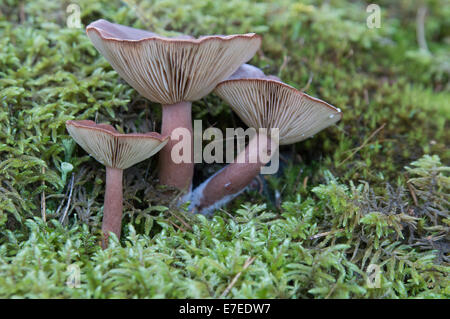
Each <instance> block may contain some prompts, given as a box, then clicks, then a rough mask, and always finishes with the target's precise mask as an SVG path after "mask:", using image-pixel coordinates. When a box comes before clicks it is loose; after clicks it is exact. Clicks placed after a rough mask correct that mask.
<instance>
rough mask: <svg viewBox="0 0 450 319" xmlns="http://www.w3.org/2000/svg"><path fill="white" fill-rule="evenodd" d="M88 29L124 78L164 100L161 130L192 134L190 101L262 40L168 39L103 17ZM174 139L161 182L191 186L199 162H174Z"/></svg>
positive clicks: (239, 37) (242, 36) (153, 97)
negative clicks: (172, 153)
mask: <svg viewBox="0 0 450 319" xmlns="http://www.w3.org/2000/svg"><path fill="white" fill-rule="evenodd" d="M86 32H87V34H88V36H89V38H90V39H91V41H92V43H93V44H94V46H95V47H96V48H97V50H99V51H100V53H102V54H103V56H104V57H105V58H106V59H107V60H108V61H109V63H111V65H112V67H113V68H114V69H115V70H116V71H117V73H119V75H120V76H121V77H122V78H123V79H125V81H127V82H128V83H129V84H130V85H131V86H132V87H133V88H134V89H136V90H137V91H138V92H139V93H140V94H141V95H142V96H144V97H146V98H147V99H149V100H150V101H153V102H157V103H160V104H162V105H164V106H163V109H162V112H163V116H162V117H163V119H162V122H163V123H162V134H168V135H169V136H170V135H171V133H172V132H173V130H174V129H176V128H184V129H187V130H188V131H190V132H191V133H192V122H191V108H190V102H192V101H197V100H199V99H201V98H203V97H204V96H206V95H208V94H209V93H210V92H211V91H212V90H213V89H214V88H215V87H216V85H217V83H219V82H220V81H223V80H225V79H227V78H228V77H229V76H230V75H231V74H232V73H233V72H234V71H236V70H237V69H238V67H239V66H240V65H241V64H242V63H244V62H247V61H248V60H250V59H251V58H252V57H253V55H254V54H255V53H256V51H257V50H258V49H259V47H260V45H261V37H260V36H259V35H257V34H254V33H248V34H237V35H228V36H220V35H212V36H204V37H200V38H198V39H196V38H193V37H189V36H182V37H175V38H167V37H163V36H160V35H157V34H155V33H152V32H148V31H144V30H139V29H134V28H130V27H126V26H123V25H120V24H115V23H110V22H108V21H106V20H103V19H101V20H98V21H95V22H93V23H91V24H90V25H89V26H88V27H87V28H86ZM186 142H187V141H186ZM175 144H176V143H175V142H174V141H170V142H169V144H168V145H167V146H166V147H165V149H164V151H163V152H162V154H161V160H160V163H161V172H160V178H161V182H162V183H163V184H165V185H169V186H172V187H175V188H178V189H180V190H186V189H190V185H191V181H192V177H193V174H194V164H193V161H192V160H191V163H182V164H177V163H175V162H174V161H173V159H172V158H171V157H170V156H169V155H170V154H171V152H172V148H173V147H174V145H175ZM190 152H191V153H192V152H193V145H192V143H191V145H190Z"/></svg>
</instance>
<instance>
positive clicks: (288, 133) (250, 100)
mask: <svg viewBox="0 0 450 319" xmlns="http://www.w3.org/2000/svg"><path fill="white" fill-rule="evenodd" d="M214 92H215V93H216V94H217V95H219V96H220V97H221V98H222V99H224V100H225V101H226V102H227V103H228V104H230V105H231V107H232V109H233V110H234V111H235V112H236V113H237V114H238V116H239V117H240V118H241V119H242V121H244V123H245V124H247V125H248V126H249V127H253V128H255V129H259V128H267V129H271V128H278V129H279V143H280V144H292V143H296V142H299V141H302V140H304V139H307V138H308V137H311V136H313V135H314V134H316V133H318V132H319V131H321V130H323V129H324V128H326V127H328V126H330V125H332V124H334V123H336V122H337V121H339V120H340V119H341V118H342V112H341V110H340V109H338V108H336V107H334V106H332V105H330V104H328V103H326V102H324V101H322V100H319V99H316V98H313V97H311V96H309V95H307V94H305V93H303V92H301V91H299V90H297V89H295V88H294V87H292V86H289V85H287V84H285V83H283V82H281V81H278V80H274V79H272V78H269V77H266V78H254V79H249V78H241V79H232V80H226V81H223V82H221V83H219V85H218V86H217V87H216V89H215V91H214Z"/></svg>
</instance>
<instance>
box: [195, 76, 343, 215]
mask: <svg viewBox="0 0 450 319" xmlns="http://www.w3.org/2000/svg"><path fill="white" fill-rule="evenodd" d="M246 68H247V67H246ZM247 71H249V72H246V70H245V69H241V70H238V72H241V73H240V74H238V75H237V76H235V75H233V76H232V77H231V79H228V80H226V81H223V82H221V83H219V84H218V86H217V87H216V89H215V90H214V92H215V93H216V94H217V95H218V96H220V97H221V98H222V99H224V100H225V101H226V102H227V103H228V104H230V105H231V107H232V109H233V110H234V111H235V112H236V113H237V114H238V116H239V117H240V118H241V119H242V120H243V122H244V123H245V124H247V125H248V126H249V127H251V128H255V129H256V130H257V131H258V130H259V132H258V133H257V134H256V135H255V136H254V137H253V138H252V139H251V140H250V142H249V144H248V146H247V147H246V149H245V151H243V152H241V153H239V154H238V156H237V157H236V158H235V160H234V162H232V163H230V164H228V165H227V166H226V167H225V168H223V169H222V170H220V171H219V172H217V173H216V174H214V175H213V176H211V177H210V178H209V179H208V180H206V181H205V182H204V183H202V184H201V185H200V186H198V187H197V188H196V189H195V190H194V191H193V194H192V201H191V205H190V208H191V209H192V210H194V211H196V212H198V213H202V214H210V213H212V212H213V211H214V210H215V209H217V208H219V207H221V206H222V205H224V204H225V203H227V202H228V201H230V200H231V199H233V198H234V197H236V196H237V195H238V194H239V193H240V192H242V191H243V190H244V189H245V188H246V186H247V185H248V184H249V183H250V182H251V181H252V180H253V179H254V178H255V177H256V176H257V175H258V174H259V173H260V170H261V168H262V167H263V166H264V165H266V164H267V163H268V162H269V161H270V159H271V157H272V156H273V155H274V154H276V153H277V150H278V146H279V145H286V144H292V143H296V142H300V141H302V140H304V139H306V138H308V137H312V136H313V135H314V134H316V133H317V132H319V131H321V130H323V129H324V128H326V127H328V126H330V125H332V124H334V123H336V122H337V121H339V120H340V119H341V117H342V112H341V111H340V109H338V108H336V107H334V106H332V105H330V104H328V103H326V102H324V101H321V100H319V99H316V98H313V97H311V96H309V95H307V94H305V93H303V92H301V91H299V90H297V89H295V88H294V87H292V86H290V85H287V84H285V83H283V82H281V81H280V80H279V79H278V78H277V77H274V76H267V77H266V76H263V75H261V73H258V72H256V70H254V69H250V68H247ZM238 72H237V73H238ZM248 76H253V77H254V76H257V77H254V78H250V77H248ZM260 129H266V130H265V131H264V130H260ZM271 129H278V134H277V136H273V135H271V134H269V133H270V131H271ZM262 154H266V156H261V155H262Z"/></svg>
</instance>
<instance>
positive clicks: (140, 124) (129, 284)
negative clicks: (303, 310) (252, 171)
mask: <svg viewBox="0 0 450 319" xmlns="http://www.w3.org/2000/svg"><path fill="white" fill-rule="evenodd" d="M444 2H445V1H443V0H429V1H423V3H424V4H425V5H426V6H427V8H428V15H427V20H426V24H425V27H426V29H425V31H426V39H427V44H428V47H429V49H430V53H424V52H423V51H420V50H419V49H418V46H417V43H416V30H415V28H416V12H417V8H418V7H417V6H418V4H417V5H416V4H411V3H410V1H396V2H392V1H387V0H386V1H384V0H383V1H378V2H377V3H378V4H379V5H380V6H381V8H382V19H381V28H380V29H368V28H367V27H366V18H367V15H368V13H367V12H366V10H365V8H366V4H364V3H357V2H347V1H343V0H338V1H332V2H331V3H328V2H326V1H324V2H323V3H322V1H309V0H305V1H302V2H301V3H299V2H298V1H291V0H283V1H265V2H252V1H238V0H231V1H226V2H219V1H210V0H200V1H195V2H192V1H175V0H164V1H126V2H123V1H118V0H113V1H111V0H108V1H104V0H102V1H96V2H92V1H87V0H79V1H76V3H77V4H79V6H80V8H81V19H82V23H83V24H84V26H86V25H87V24H88V23H90V22H91V21H93V20H95V19H98V18H105V19H108V20H111V21H115V22H117V23H122V24H126V25H130V26H135V27H140V28H148V29H152V30H154V31H156V32H160V33H163V34H175V33H187V34H192V35H195V36H199V35H203V34H231V33H243V32H257V33H260V34H261V35H262V36H263V45H262V50H261V51H260V52H258V54H257V55H256V56H255V57H254V58H253V59H252V61H251V63H252V64H255V65H258V66H259V67H261V68H263V69H264V71H265V72H266V73H271V74H276V75H278V76H280V77H282V79H283V80H284V81H285V82H287V83H289V84H291V85H293V86H295V87H297V88H299V89H302V88H303V89H304V90H305V92H307V93H308V94H311V95H313V96H316V97H319V98H321V99H324V100H326V101H327V102H330V103H331V104H333V105H336V106H338V107H340V108H341V109H342V110H343V112H344V118H343V120H342V121H341V122H339V123H338V124H337V125H336V126H334V127H331V128H328V129H327V130H325V131H323V132H321V133H320V134H318V135H317V136H315V137H314V138H313V139H309V140H307V141H305V142H302V143H299V144H297V145H295V146H288V147H283V148H282V149H281V154H282V157H283V158H282V161H281V164H282V169H281V171H280V172H279V173H278V174H277V175H276V176H270V177H265V178H264V179H263V180H262V185H263V187H262V189H260V190H259V191H256V190H253V191H250V192H247V193H246V194H243V195H241V196H239V197H238V198H237V199H236V200H234V201H233V203H231V204H230V205H228V206H227V207H226V208H225V210H224V211H221V212H218V213H217V216H216V217H214V218H212V219H210V220H208V219H205V218H203V217H198V216H190V215H189V214H186V213H185V212H183V211H180V210H177V209H175V208H173V205H172V204H171V198H167V196H166V195H165V194H164V192H163V191H161V189H160V188H159V187H158V185H157V183H156V182H155V181H153V177H154V176H155V168H156V165H155V161H154V160H153V161H152V160H149V161H146V162H144V163H141V164H139V165H136V166H135V167H133V168H131V169H129V170H127V171H126V172H125V183H126V187H125V194H124V198H125V219H124V238H123V240H122V241H121V242H120V243H118V242H115V243H112V244H111V247H110V248H109V249H108V250H106V251H102V250H101V249H100V248H99V246H98V244H97V241H98V230H99V225H100V220H101V215H102V209H103V208H102V205H103V190H104V179H105V172H104V169H103V168H102V167H101V165H100V164H98V163H97V162H95V161H93V160H92V159H91V158H89V157H88V156H87V155H86V153H85V152H83V151H82V150H81V149H80V148H79V147H76V146H75V144H73V143H72V142H71V141H72V140H71V138H70V137H69V136H68V134H67V132H66V130H65V126H64V123H65V121H66V120H69V119H75V118H76V119H97V120H98V121H100V122H108V123H111V124H113V125H115V126H116V127H117V128H118V129H119V130H121V131H124V132H131V131H133V130H138V131H148V130H159V119H160V107H159V106H158V105H156V104H153V103H150V102H148V101H146V100H145V99H144V98H142V97H140V96H139V95H138V94H137V93H136V92H135V91H134V90H133V89H132V88H131V87H130V86H129V85H128V84H127V83H125V82H124V81H123V80H121V79H120V78H119V77H118V75H117V73H116V72H115V71H114V70H112V68H111V66H110V65H109V64H108V63H107V61H106V60H105V59H104V58H103V57H102V56H101V55H99V53H98V52H97V51H96V50H95V48H94V47H93V46H92V44H91V42H90V41H89V40H88V38H87V37H86V35H85V32H84V30H83V29H70V28H67V26H66V18H67V13H66V7H67V5H68V4H69V1H61V2H51V3H49V2H47V1H43V0H36V1H19V0H5V1H0V244H1V246H0V261H1V262H0V274H2V276H0V296H3V297H12V296H16V297H23V296H28V297H100V298H106V297H194V298H195V297H220V296H221V294H222V293H223V292H224V290H225V288H226V287H227V286H228V284H229V283H230V282H231V279H232V278H233V277H234V275H236V274H237V273H238V272H240V271H243V273H242V276H241V277H240V279H239V280H238V282H237V283H236V284H235V286H234V287H233V288H232V289H231V290H230V292H229V293H228V295H227V297H243V298H250V297H253V298H273V297H288V298H304V297H317V298H336V297H343V298H347V297H369V298H379V297H392V298H395V297H400V298H405V297H433V298H434V297H442V298H448V295H449V291H448V286H449V285H448V270H449V269H448V248H447V247H448V227H449V217H448V207H449V205H448V201H449V198H448V193H449V192H448V191H449V181H448V178H449V177H448V162H449V160H450V151H449V150H448V142H449V141H450V134H449V132H450V130H449V129H448V120H449V114H450V103H449V101H450V94H449V86H448V83H449V73H450V72H449V67H448V60H449V59H448V58H449V56H448V39H449V36H450V35H449V30H450V28H449V25H448V24H449V21H450V11H449V8H448V6H445V5H444ZM193 117H194V119H202V120H203V121H204V124H203V127H206V126H207V125H211V126H216V127H218V128H221V129H224V128H226V127H232V126H237V125H241V126H244V125H243V123H242V122H241V121H240V120H239V119H238V118H237V117H236V116H235V115H234V114H233V113H232V112H231V110H230V108H229V107H228V106H227V105H226V104H225V103H224V102H223V101H221V100H220V99H219V98H218V97H217V96H215V95H213V94H211V95H210V96H208V97H205V98H204V99H202V100H201V101H197V102H195V103H194V104H193ZM431 154H433V156H431ZM423 155H425V156H423ZM428 155H430V156H428ZM63 163H69V164H71V165H73V167H74V169H73V171H72V172H69V173H67V174H66V175H65V174H63V172H62V170H61V167H62V165H63ZM442 163H443V164H442ZM64 165H66V164H64ZM405 166H408V167H409V168H407V169H405V168H404V167H405ZM218 168H219V166H218V165H216V166H213V165H203V164H200V165H197V167H196V180H195V182H196V183H199V182H200V181H202V180H204V179H205V178H206V177H207V176H209V175H211V174H212V173H213V172H214V170H216V169H218ZM72 174H73V175H72ZM142 176H144V177H145V178H144V179H143V178H142ZM71 188H72V196H71V197H70V201H69V191H70V189H71ZM44 198H45V201H44ZM43 203H45V209H44V208H43V206H42V204H43ZM64 212H65V213H66V214H67V217H65V218H62V217H61V216H62V215H64ZM43 215H45V218H46V219H47V224H46V223H44V222H43V221H42V219H41V218H38V217H41V216H43ZM56 220H61V222H62V224H63V225H61V223H59V222H57V221H56ZM253 257H256V259H254V260H253V262H252V263H251V265H250V266H248V268H246V269H245V270H244V269H243V267H244V266H243V265H244V263H245V262H246V261H247V260H252V259H249V258H253ZM36 258H38V260H39V263H36V262H35V261H36ZM73 263H75V264H77V265H78V266H79V267H80V269H81V288H80V289H72V288H69V287H67V286H66V285H65V281H66V280H67V275H68V274H67V266H68V265H69V264H73ZM370 264H376V265H378V266H380V267H381V270H382V274H381V286H380V288H376V289H372V288H369V287H368V286H367V281H366V279H367V276H368V275H367V272H366V271H367V267H368V265H370ZM446 287H447V288H446Z"/></svg>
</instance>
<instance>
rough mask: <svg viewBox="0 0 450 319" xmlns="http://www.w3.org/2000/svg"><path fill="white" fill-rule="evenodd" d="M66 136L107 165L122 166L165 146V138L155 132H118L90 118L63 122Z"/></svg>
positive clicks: (151, 154) (143, 158)
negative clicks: (67, 134) (66, 132)
mask: <svg viewBox="0 0 450 319" xmlns="http://www.w3.org/2000/svg"><path fill="white" fill-rule="evenodd" d="M66 127H67V131H69V134H70V136H72V138H73V139H74V140H75V141H76V142H77V143H78V144H79V145H80V146H81V147H82V148H83V149H84V150H85V151H86V152H88V153H89V154H90V155H91V156H92V157H94V158H95V159H96V160H97V161H99V162H100V163H102V164H103V165H105V166H107V167H112V168H119V169H126V168H128V167H130V166H133V165H134V164H136V163H139V162H141V161H143V160H145V159H147V158H149V157H151V156H153V155H154V154H156V153H157V152H158V151H159V150H160V149H161V148H163V147H164V145H166V143H167V141H168V137H163V136H161V135H160V134H158V133H155V132H150V133H145V134H137V133H133V134H120V133H118V132H117V131H116V129H115V128H114V127H112V126H111V125H107V124H96V123H95V122H93V121H89V120H82V121H67V122H66Z"/></svg>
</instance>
